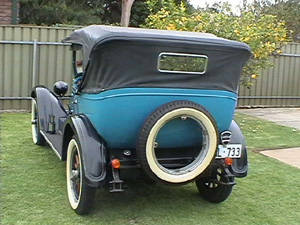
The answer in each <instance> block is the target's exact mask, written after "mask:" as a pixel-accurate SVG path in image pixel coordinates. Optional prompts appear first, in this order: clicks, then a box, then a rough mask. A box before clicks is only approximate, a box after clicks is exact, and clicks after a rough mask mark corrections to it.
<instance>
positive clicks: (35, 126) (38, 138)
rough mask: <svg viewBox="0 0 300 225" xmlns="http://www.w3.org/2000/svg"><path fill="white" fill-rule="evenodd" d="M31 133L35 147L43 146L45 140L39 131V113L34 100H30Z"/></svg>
mask: <svg viewBox="0 0 300 225" xmlns="http://www.w3.org/2000/svg"><path fill="white" fill-rule="evenodd" d="M31 131H32V141H33V143H34V144H36V145H45V139H44V137H43V136H42V134H41V131H40V121H39V113H38V107H37V104H36V100H35V99H32V103H31Z"/></svg>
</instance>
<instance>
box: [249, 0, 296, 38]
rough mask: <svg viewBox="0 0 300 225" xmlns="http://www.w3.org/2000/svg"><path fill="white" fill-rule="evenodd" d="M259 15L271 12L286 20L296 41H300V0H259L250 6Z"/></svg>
mask: <svg viewBox="0 0 300 225" xmlns="http://www.w3.org/2000/svg"><path fill="white" fill-rule="evenodd" d="M248 8H249V10H252V11H253V12H254V13H256V14H257V15H261V14H271V15H275V16H277V17H278V18H279V19H281V20H284V21H285V22H286V26H287V28H288V29H289V30H291V31H292V32H293V33H292V37H293V39H294V41H300V1H299V0H276V1H275V2H274V1H270V0H259V1H254V2H253V4H251V5H249V6H248Z"/></svg>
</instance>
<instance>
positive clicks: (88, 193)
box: [66, 135, 96, 215]
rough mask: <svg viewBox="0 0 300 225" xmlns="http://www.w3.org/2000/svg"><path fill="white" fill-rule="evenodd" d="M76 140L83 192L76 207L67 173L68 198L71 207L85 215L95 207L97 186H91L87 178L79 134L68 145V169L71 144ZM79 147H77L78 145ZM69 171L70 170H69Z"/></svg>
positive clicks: (79, 213)
mask: <svg viewBox="0 0 300 225" xmlns="http://www.w3.org/2000/svg"><path fill="white" fill-rule="evenodd" d="M73 140H74V141H75V142H76V144H77V146H78V154H80V157H79V158H80V165H81V168H82V169H81V176H82V179H81V194H80V196H79V197H78V205H76V206H75V207H74V206H73V205H72V203H71V200H70V193H69V188H68V185H69V184H68V179H69V177H68V174H67V176H66V177H67V193H68V199H69V203H70V206H71V208H72V209H73V210H74V211H75V212H76V213H77V214H78V215H84V214H87V213H89V212H90V210H91V209H92V208H93V204H94V200H95V194H96V188H93V187H90V186H89V185H88V183H87V181H86V179H85V172H84V161H83V158H82V150H81V145H80V142H79V139H78V138H77V136H75V135H74V136H73V138H72V139H71V140H70V142H69V145H68V153H67V165H66V170H68V169H69V168H68V162H70V161H69V160H71V159H70V158H69V157H70V154H69V153H70V152H69V151H70V148H71V147H70V144H71V143H73V142H72V141H73ZM76 148H77V147H76ZM67 173H68V171H67Z"/></svg>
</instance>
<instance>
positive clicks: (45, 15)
mask: <svg viewBox="0 0 300 225" xmlns="http://www.w3.org/2000/svg"><path fill="white" fill-rule="evenodd" d="M103 3H104V0H98V1H80V0H65V1H61V0H51V1H46V0H20V12H19V17H20V23H22V24H36V25H53V24H74V25H84V24H92V23H101V22H102V21H101V18H100V16H99V15H101V14H103V13H104V11H103V9H102V7H99V6H100V5H102V4H103Z"/></svg>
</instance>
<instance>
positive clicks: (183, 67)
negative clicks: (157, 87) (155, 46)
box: [157, 52, 208, 74]
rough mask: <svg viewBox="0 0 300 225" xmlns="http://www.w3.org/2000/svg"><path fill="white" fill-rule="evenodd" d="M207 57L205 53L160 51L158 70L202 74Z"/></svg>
mask: <svg viewBox="0 0 300 225" xmlns="http://www.w3.org/2000/svg"><path fill="white" fill-rule="evenodd" d="M207 63H208V57H207V56H206V55H196V54H184V53H171V52H162V53H160V54H159V56H158V65H157V67H158V71H159V72H165V73H188V74H204V73H205V72H206V68H207Z"/></svg>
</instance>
